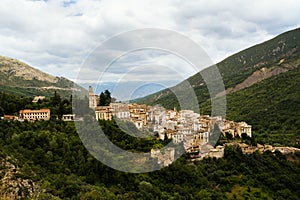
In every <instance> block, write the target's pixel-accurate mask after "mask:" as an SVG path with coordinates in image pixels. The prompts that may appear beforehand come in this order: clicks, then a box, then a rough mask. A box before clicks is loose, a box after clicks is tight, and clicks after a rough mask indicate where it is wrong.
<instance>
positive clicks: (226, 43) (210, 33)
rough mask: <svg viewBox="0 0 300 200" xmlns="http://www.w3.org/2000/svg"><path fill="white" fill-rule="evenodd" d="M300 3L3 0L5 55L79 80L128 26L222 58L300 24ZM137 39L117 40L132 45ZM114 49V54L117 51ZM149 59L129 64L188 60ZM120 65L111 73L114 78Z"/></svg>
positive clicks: (0, 32) (0, 25) (0, 39)
mask: <svg viewBox="0 0 300 200" xmlns="http://www.w3.org/2000/svg"><path fill="white" fill-rule="evenodd" d="M299 8H300V2H299V1H297V0H286V1H284V2H283V1H279V0H274V1H268V0H252V1H250V0H244V1H240V0H228V1H218V0H210V1H204V0H197V1H184V0H166V1H158V0H143V1H139V0H127V1H122V0H102V1H100V0H77V1H70V0H68V1H66V0H65V1H64V0H48V1H38V0H35V1H29V0H14V1H11V0H2V1H1V6H0V46H1V49H0V54H1V55H4V56H9V57H13V58H17V59H20V60H23V61H25V62H27V63H28V64H30V65H32V66H33V67H36V68H39V69H41V70H43V71H46V72H48V73H51V74H54V75H57V76H65V77H67V78H70V79H73V80H74V79H76V76H77V73H78V71H79V68H80V66H81V65H82V63H83V62H84V60H85V58H87V56H88V55H89V53H90V52H91V51H92V50H93V49H94V48H95V47H97V45H99V44H100V43H101V42H103V41H104V40H106V39H108V38H110V37H111V36H113V35H116V34H118V33H120V32H125V31H129V30H133V29H137V28H149V27H151V28H162V29H168V30H174V31H177V32H179V33H181V34H184V35H186V36H188V37H190V38H191V39H193V40H194V41H196V42H197V43H198V44H199V45H200V46H202V47H203V48H204V50H205V51H206V52H207V53H208V55H209V56H210V57H211V59H212V60H213V61H214V62H218V61H220V60H221V59H224V58H225V57H227V56H229V55H231V54H233V53H235V52H237V51H239V50H242V49H244V48H246V47H249V46H251V45H254V44H257V43H259V42H262V41H265V40H266V39H270V38H271V37H273V36H275V35H277V34H279V33H281V32H284V31H287V30H289V29H292V28H296V27H299V25H300V22H299V18H300V15H299ZM130 42H132V41H124V43H123V44H116V45H130ZM175 42H176V41H175ZM110 53H111V54H110V55H111V57H114V55H115V53H116V52H113V51H112V52H110ZM141 58H145V59H149V57H147V56H146V57H143V56H141V57H135V59H134V57H133V58H131V59H129V57H128V60H127V61H129V60H130V63H129V64H128V65H129V66H131V67H132V66H137V65H139V64H140V65H142V64H145V63H146V64H152V65H163V66H172V67H174V69H179V68H178V65H181V64H182V63H181V62H180V61H178V60H176V59H175V60H174V58H173V57H172V56H170V55H160V56H158V55H156V57H155V61H153V60H152V61H151V62H150V63H149V62H148V61H145V62H144V63H143V62H142V61H141V60H140V59H141ZM186 66H188V65H186ZM122 67H123V68H125V64H123V65H122ZM128 69H130V68H128ZM122 70H123V69H122ZM122 70H120V71H121V72H122ZM120 71H118V70H115V73H114V72H113V71H112V72H110V74H109V75H110V77H112V80H111V81H110V82H113V81H114V79H115V78H116V77H117V75H116V74H118V73H120ZM139 72H140V73H143V71H139ZM181 73H182V74H183V78H186V77H188V76H190V75H192V74H193V73H194V71H193V70H190V68H189V67H182V72H181ZM159 75H160V76H159ZM147 76H148V78H151V77H155V78H159V77H161V79H162V80H165V78H167V76H163V74H162V73H160V74H159V73H155V72H152V73H150V72H149V70H147V69H145V71H144V74H141V77H143V79H146V78H147Z"/></svg>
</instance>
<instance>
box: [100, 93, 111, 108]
mask: <svg viewBox="0 0 300 200" xmlns="http://www.w3.org/2000/svg"><path fill="white" fill-rule="evenodd" d="M110 103H111V94H110V92H109V91H108V90H105V91H104V92H101V94H100V100H99V106H108V105H109V104H110Z"/></svg>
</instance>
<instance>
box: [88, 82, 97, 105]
mask: <svg viewBox="0 0 300 200" xmlns="http://www.w3.org/2000/svg"><path fill="white" fill-rule="evenodd" d="M98 101H99V97H98V95H96V94H94V90H93V87H92V86H89V107H90V108H92V109H95V108H96V107H97V104H98Z"/></svg>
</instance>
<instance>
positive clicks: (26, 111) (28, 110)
mask: <svg viewBox="0 0 300 200" xmlns="http://www.w3.org/2000/svg"><path fill="white" fill-rule="evenodd" d="M41 112H50V109H40V110H30V109H25V110H20V113H21V114H25V113H41Z"/></svg>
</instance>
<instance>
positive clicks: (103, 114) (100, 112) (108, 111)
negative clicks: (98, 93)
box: [95, 106, 113, 120]
mask: <svg viewBox="0 0 300 200" xmlns="http://www.w3.org/2000/svg"><path fill="white" fill-rule="evenodd" d="M95 114H96V120H99V119H101V120H112V116H113V115H112V107H111V106H97V107H96V108H95Z"/></svg>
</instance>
